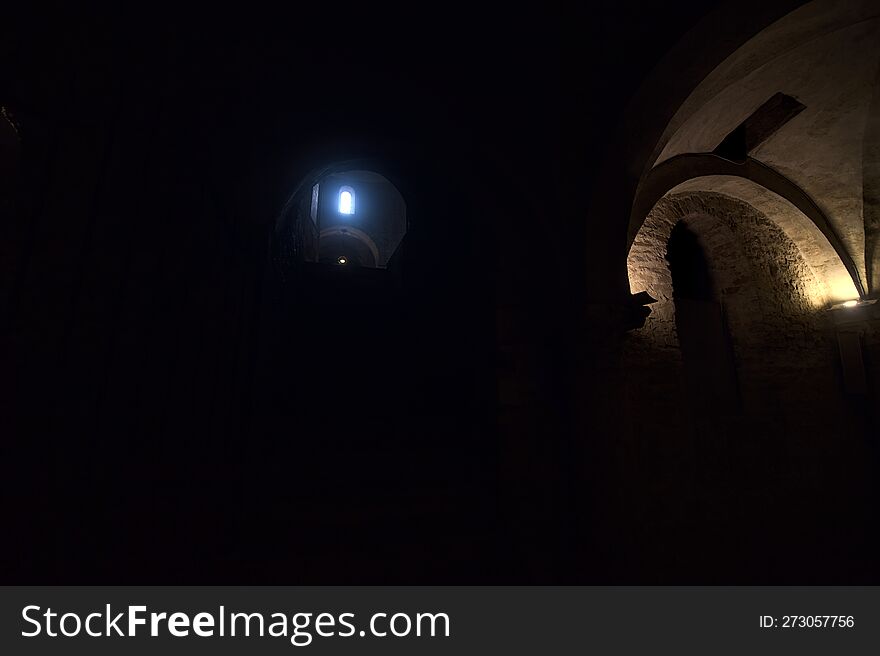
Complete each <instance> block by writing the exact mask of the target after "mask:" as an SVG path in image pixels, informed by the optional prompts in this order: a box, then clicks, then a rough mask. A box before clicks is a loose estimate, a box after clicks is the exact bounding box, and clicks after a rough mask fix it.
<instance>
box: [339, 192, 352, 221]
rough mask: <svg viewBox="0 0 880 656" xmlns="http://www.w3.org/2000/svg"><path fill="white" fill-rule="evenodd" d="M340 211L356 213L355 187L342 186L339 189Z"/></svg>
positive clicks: (342, 212)
mask: <svg viewBox="0 0 880 656" xmlns="http://www.w3.org/2000/svg"><path fill="white" fill-rule="evenodd" d="M339 213H340V214H354V189H352V188H351V187H342V188H341V189H340V190H339Z"/></svg>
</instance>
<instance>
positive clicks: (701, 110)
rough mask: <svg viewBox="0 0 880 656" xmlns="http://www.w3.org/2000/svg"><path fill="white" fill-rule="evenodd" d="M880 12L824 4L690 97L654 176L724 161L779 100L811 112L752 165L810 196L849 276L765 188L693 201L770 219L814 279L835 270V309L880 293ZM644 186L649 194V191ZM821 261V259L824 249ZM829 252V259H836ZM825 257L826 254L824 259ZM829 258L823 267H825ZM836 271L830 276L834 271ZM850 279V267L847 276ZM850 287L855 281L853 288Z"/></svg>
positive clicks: (772, 33)
mask: <svg viewBox="0 0 880 656" xmlns="http://www.w3.org/2000/svg"><path fill="white" fill-rule="evenodd" d="M878 71H880V4H878V3H877V2H876V1H873V0H853V1H848V2H839V1H837V0H814V1H813V2H809V3H807V4H805V5H803V6H801V7H800V8H798V9H796V10H795V11H793V12H791V13H789V14H788V15H786V16H785V17H784V18H782V19H780V20H778V21H776V22H775V23H773V24H772V25H770V26H769V27H767V28H765V29H764V30H762V31H761V32H759V33H758V34H757V35H755V36H754V37H753V38H752V39H750V40H749V41H748V42H746V43H745V44H744V45H743V46H742V47H740V48H739V49H738V50H736V51H735V52H734V53H733V54H732V55H730V56H729V57H727V59H725V60H724V61H723V62H722V63H721V64H720V65H719V66H717V67H716V68H715V69H714V70H713V71H712V73H711V74H710V75H708V76H707V77H706V78H705V79H704V80H703V81H702V82H701V83H700V84H699V85H698V86H697V87H696V88H695V89H694V90H693V92H692V93H691V94H690V96H689V97H688V98H687V100H686V101H685V102H684V103H683V104H682V105H681V107H680V108H679V109H678V111H677V113H676V114H675V115H674V117H673V119H672V121H670V123H669V125H668V127H667V129H666V131H665V133H664V135H663V139H662V140H661V143H660V144H658V147H657V148H656V149H655V152H656V153H658V155H657V157H656V159H655V161H654V171H655V172H656V171H658V170H659V169H658V167H662V166H663V165H664V163H666V164H668V163H669V162H670V161H671V160H673V159H674V158H676V157H679V158H681V156H683V155H686V154H692V153H712V151H713V150H715V149H716V147H717V146H718V145H719V144H720V143H721V142H722V141H723V140H724V139H725V137H726V136H727V135H728V134H730V133H731V132H732V131H734V130H735V129H736V128H737V127H738V126H739V125H741V124H742V123H743V122H744V121H745V120H746V119H748V118H749V117H750V116H752V115H753V114H754V113H755V112H756V110H758V108H759V107H761V106H762V105H763V104H764V103H765V102H766V101H767V100H768V99H769V98H771V97H772V96H773V95H774V94H776V93H779V92H781V93H784V94H787V95H788V96H791V97H793V98H794V99H796V100H797V101H799V102H800V103H802V104H803V105H804V106H805V109H803V111H801V112H800V113H798V114H797V115H795V116H794V117H793V118H790V120H787V122H784V123H783V124H782V125H781V126H780V127H778V129H777V130H776V131H775V132H773V133H772V134H770V136H769V137H767V138H766V139H764V140H763V141H762V142H761V143H759V144H757V145H756V146H754V147H753V148H752V149H751V150H750V151H749V152H748V157H749V158H750V159H751V160H756V162H757V163H755V166H758V165H764V166H766V167H769V168H770V169H772V171H773V172H775V173H778V174H780V176H781V177H784V178H785V179H787V180H789V181H791V182H792V183H794V185H796V186H797V187H799V188H800V189H801V190H803V192H805V194H806V196H808V197H809V199H811V200H812V202H813V203H815V205H816V206H817V207H818V209H819V210H820V211H821V214H823V215H824V220H825V221H826V222H827V224H828V226H830V232H832V233H834V234H833V237H836V239H837V241H836V242H835V239H833V238H832V239H831V240H830V241H831V242H832V243H835V247H836V250H837V251H838V255H839V256H841V258H842V259H843V260H844V261H846V260H847V259H849V260H850V271H849V273H848V274H846V273H845V274H843V275H842V277H841V276H838V279H837V280H833V279H831V278H833V277H834V276H835V275H837V274H835V273H834V272H833V271H831V269H833V268H834V267H830V268H828V267H827V266H826V265H827V259H828V258H827V252H826V253H825V254H824V255H819V254H815V256H811V254H810V253H809V251H810V250H814V251H817V248H818V247H814V245H815V243H816V239H817V238H816V235H811V234H808V233H809V232H810V230H813V231H814V232H815V228H812V227H811V228H810V229H807V228H806V227H804V228H803V230H801V231H800V232H799V228H797V225H801V226H805V225H806V224H805V222H804V221H803V216H795V215H796V214H797V213H798V212H799V210H798V209H797V208H795V207H793V206H792V205H791V204H790V203H785V202H782V201H781V199H779V198H778V197H776V195H775V194H772V193H768V190H767V189H765V188H761V187H760V186H759V185H755V184H744V183H742V181H739V182H736V181H734V180H732V179H729V178H725V176H694V179H691V180H688V181H687V183H686V184H687V187H688V188H689V189H700V188H705V189H706V190H712V191H723V192H724V193H728V194H730V195H734V196H737V197H739V198H741V199H742V200H745V201H747V202H750V203H751V204H753V205H754V206H756V207H758V208H759V209H762V210H763V211H765V212H767V213H770V214H771V216H772V217H773V218H776V219H777V222H778V223H780V224H783V225H784V224H786V223H787V224H789V226H793V227H790V228H786V231H787V232H789V234H790V236H791V237H792V238H793V239H794V240H795V242H796V243H798V245H799V247H800V248H801V250H802V251H804V256H805V258H806V259H807V261H808V262H810V264H811V265H812V266H813V267H814V269H821V268H822V267H823V266H826V269H827V270H826V271H825V276H826V278H829V279H828V280H826V282H827V284H828V286H829V289H830V290H831V291H830V293H829V299H828V300H836V299H840V298H843V297H846V296H848V295H850V296H851V295H852V294H853V293H854V291H855V290H854V288H853V284H852V283H853V282H854V284H855V286H861V287H862V288H863V292H862V293H867V294H869V295H873V296H876V295H877V294H878V291H880V117H878V115H880V100H878V98H880V91H878V81H880V76H878ZM650 177H651V174H649V175H648V176H646V177H645V179H643V181H642V188H641V190H640V193H641V192H643V191H644V188H645V186H646V181H647V180H648V179H650ZM818 250H821V248H818ZM826 250H827V249H826ZM817 253H818V251H817ZM823 257H824V258H825V260H823V259H822V258H823ZM823 262H824V264H823ZM840 270H841V269H840V268H839V267H838V273H839V271H840ZM846 278H850V279H855V280H854V281H853V280H845V279H846Z"/></svg>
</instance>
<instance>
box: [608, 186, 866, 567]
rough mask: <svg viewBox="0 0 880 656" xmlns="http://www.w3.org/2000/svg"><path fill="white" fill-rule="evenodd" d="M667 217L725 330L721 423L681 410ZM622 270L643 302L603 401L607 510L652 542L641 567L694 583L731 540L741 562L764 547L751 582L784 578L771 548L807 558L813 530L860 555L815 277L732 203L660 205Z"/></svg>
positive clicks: (844, 420) (856, 451)
mask: <svg viewBox="0 0 880 656" xmlns="http://www.w3.org/2000/svg"><path fill="white" fill-rule="evenodd" d="M679 221H684V222H686V225H687V227H688V228H689V229H690V230H691V231H692V232H693V233H695V234H696V235H697V237H698V239H699V242H700V246H701V247H702V248H703V250H704V252H705V255H706V258H707V260H708V262H709V266H710V270H711V275H712V278H713V282H714V287H715V289H714V293H715V298H716V299H717V300H718V301H719V302H720V303H721V305H722V307H723V310H724V314H725V317H726V320H727V325H728V328H729V331H730V337H731V342H732V347H733V351H734V359H735V364H736V372H737V378H738V384H739V394H740V405H739V409H738V410H737V411H735V412H732V413H730V414H729V415H727V414H725V415H724V416H720V415H719V416H709V417H708V418H707V416H706V415H705V413H703V414H702V415H701V414H700V413H697V412H694V411H693V408H691V407H689V406H688V402H687V401H688V389H687V387H686V385H685V384H684V377H683V367H682V359H681V350H680V345H679V341H678V334H677V331H676V324H675V305H674V302H673V287H672V277H671V274H670V270H669V264H668V262H667V260H666V252H667V244H668V241H669V237H670V234H671V232H672V229H673V227H674V226H675V225H676V224H677V223H678V222H679ZM627 265H628V270H629V276H630V284H631V288H632V291H633V292H640V291H643V290H644V291H647V292H648V293H650V294H651V296H653V297H654V298H656V299H658V300H657V303H655V304H653V305H652V306H651V309H652V313H651V315H650V316H649V317H648V319H647V321H646V323H645V326H644V327H643V328H642V329H640V330H636V331H633V332H632V333H629V334H627V335H626V337H625V338H624V343H623V345H622V352H621V359H622V363H623V367H622V375H621V377H620V381H619V390H618V391H619V394H620V403H621V410H622V411H621V413H620V416H621V424H622V427H621V432H620V442H619V444H618V449H617V452H618V458H617V462H618V466H619V467H620V471H621V476H620V481H621V486H622V491H621V494H620V497H621V498H622V499H623V503H624V504H625V505H626V506H627V507H626V508H624V509H623V510H624V511H625V512H622V513H621V514H620V515H621V516H622V517H626V516H632V517H635V518H636V519H635V521H634V523H633V525H632V526H631V527H629V530H630V531H631V535H632V541H633V543H634V544H638V543H645V542H650V543H652V544H658V545H666V547H665V549H664V547H663V546H661V547H660V548H659V549H657V550H655V551H654V552H652V554H651V555H650V556H649V557H648V558H647V560H645V561H644V562H645V570H646V572H653V573H655V575H656V576H658V577H659V578H661V579H662V578H663V577H664V574H663V573H664V572H665V573H666V574H667V575H668V576H671V577H672V578H676V577H678V578H677V579H676V580H683V579H682V578H681V577H682V576H684V578H685V579H686V578H687V577H688V573H690V574H693V575H694V576H696V577H697V579H694V580H698V577H699V574H698V573H699V571H701V568H703V566H705V569H706V570H709V569H710V565H709V562H708V560H707V559H709V558H711V553H712V552H713V550H714V548H717V547H718V546H719V545H721V544H722V543H729V542H730V541H731V540H736V541H737V542H738V543H739V545H740V547H741V549H742V550H743V553H744V554H745V553H748V554H749V555H750V556H753V557H754V556H757V555H758V554H759V553H761V551H762V549H764V548H766V545H767V544H768V543H772V544H774V545H775V549H776V551H774V552H772V553H768V554H767V556H766V558H763V561H764V562H765V563H766V564H767V568H768V570H767V571H766V572H764V573H763V574H766V575H768V576H769V573H770V571H771V570H773V571H779V568H783V569H782V571H783V572H784V571H787V570H786V569H785V568H788V567H790V568H792V569H791V573H792V576H793V577H796V576H797V572H798V570H797V567H798V566H800V565H803V564H802V563H799V562H798V559H797V558H795V559H794V560H793V561H792V560H786V555H785V551H786V549H793V550H796V551H797V550H799V553H806V552H808V551H810V550H811V548H814V547H815V548H819V546H818V542H820V541H822V540H825V539H827V538H826V536H827V535H828V530H827V526H834V527H836V529H835V531H834V532H835V533H836V535H838V537H839V538H840V540H839V542H837V543H836V544H833V545H832V544H829V545H824V546H823V548H828V549H830V550H831V551H834V552H840V551H847V550H849V549H851V548H853V545H856V544H861V543H862V540H861V536H860V535H856V534H855V533H857V529H855V528H853V527H855V526H857V525H859V524H863V523H864V520H863V518H860V517H861V516H862V515H863V514H864V512H865V502H866V499H867V494H868V492H867V490H868V485H867V476H866V471H865V463H866V462H867V460H868V458H867V451H866V448H867V447H866V445H865V444H864V439H863V437H862V436H864V435H865V426H864V423H863V422H864V417H863V415H861V414H859V413H853V412H852V411H851V410H852V408H851V403H852V400H851V399H848V398H847V397H846V395H845V394H843V392H842V390H841V386H840V381H839V371H838V361H837V350H836V340H835V332H834V326H833V323H832V321H831V318H830V316H829V313H828V312H827V311H826V310H825V309H824V307H823V304H824V299H825V290H824V285H823V282H822V281H821V280H818V279H817V277H816V276H815V275H814V273H813V271H812V270H811V269H810V267H809V266H808V265H807V264H806V262H805V261H804V259H803V258H802V257H801V255H800V253H799V252H798V249H797V247H796V246H795V244H794V243H793V242H792V241H791V240H790V239H789V238H788V237H787V236H786V234H785V233H784V232H783V231H782V230H781V229H780V228H779V227H778V226H777V225H776V224H774V223H773V221H772V220H771V218H769V217H767V216H765V215H763V214H761V213H760V212H758V211H757V210H755V209H754V208H753V207H752V206H750V205H748V204H746V203H744V202H742V201H739V200H737V199H734V198H731V197H728V196H724V195H721V194H717V193H707V192H698V193H689V194H671V195H668V196H666V197H664V198H663V199H661V201H660V202H658V203H657V205H656V206H655V207H654V208H653V210H652V211H651V213H650V214H649V216H648V217H647V219H646V221H645V223H644V225H643V227H642V229H641V230H640V232H639V233H638V235H637V236H636V238H635V241H634V243H633V245H632V248H631V250H630V253H629V257H628V261H627ZM768 504H769V505H770V506H771V507H772V508H774V509H775V510H773V511H772V512H770V511H766V510H765V509H766V508H767V505H768ZM780 506H781V507H784V508H785V511H784V512H782V513H781V514H779V513H778V512H777V511H778V509H779V507H780ZM841 509H843V510H842V511H841ZM820 524H824V526H825V528H823V532H821V533H820V532H819V531H818V529H815V530H814V528H813V527H815V526H818V525H820ZM805 547H806V549H805ZM847 553H848V552H847ZM749 559H750V560H753V559H754V558H749ZM759 560H761V558H759ZM856 560H857V559H856ZM856 560H851V561H850V562H856ZM795 563H797V564H795ZM854 566H855V565H854ZM730 571H731V573H733V572H736V569H735V564H733V565H732V569H731V570H730ZM742 574H744V575H746V576H749V573H745V572H744V573H742ZM751 574H752V575H753V576H755V577H757V578H758V580H760V576H761V574H762V573H760V572H752V573H751ZM801 575H802V574H801ZM783 576H784V573H783Z"/></svg>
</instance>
